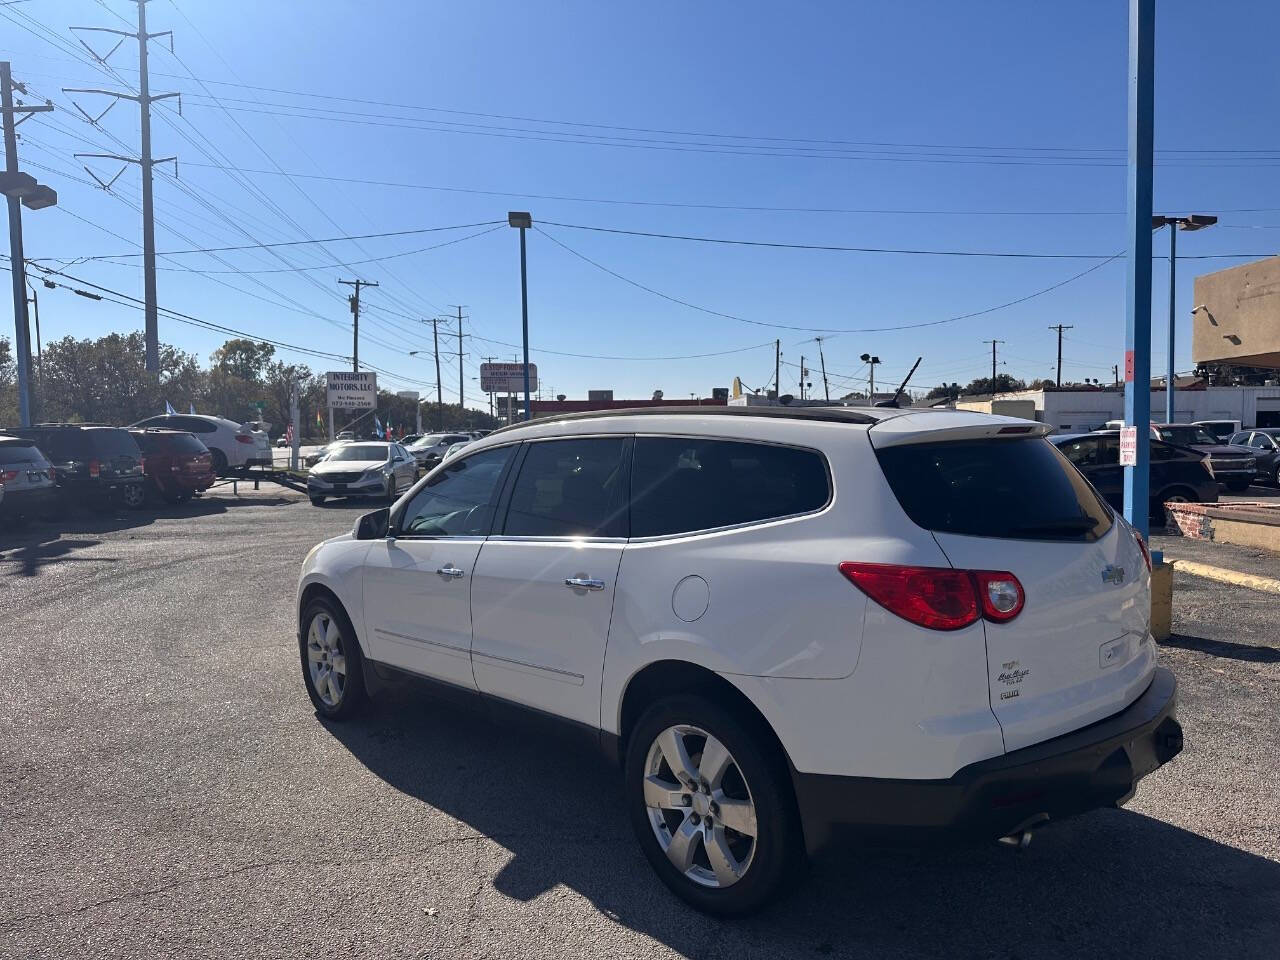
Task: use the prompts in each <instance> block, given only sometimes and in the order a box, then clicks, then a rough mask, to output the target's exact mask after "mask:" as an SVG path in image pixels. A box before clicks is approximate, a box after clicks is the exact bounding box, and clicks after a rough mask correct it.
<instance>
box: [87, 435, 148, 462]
mask: <svg viewBox="0 0 1280 960" xmlns="http://www.w3.org/2000/svg"><path fill="white" fill-rule="evenodd" d="M85 433H87V434H88V435H89V437H90V440H89V442H90V444H92V446H93V452H94V453H95V454H97V455H98V456H99V457H135V458H136V457H137V456H138V454H139V453H140V452H141V451H139V450H138V444H137V443H135V442H134V439H133V437H132V436H131V435H130V434H129V431H127V430H112V429H102V430H86V431H85Z"/></svg>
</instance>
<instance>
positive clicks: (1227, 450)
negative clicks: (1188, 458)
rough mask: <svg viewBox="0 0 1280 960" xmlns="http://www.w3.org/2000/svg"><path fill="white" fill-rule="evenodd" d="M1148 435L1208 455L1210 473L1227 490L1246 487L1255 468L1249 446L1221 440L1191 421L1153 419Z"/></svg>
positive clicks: (1251, 478) (1255, 460) (1256, 461)
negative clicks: (1159, 421) (1173, 421)
mask: <svg viewBox="0 0 1280 960" xmlns="http://www.w3.org/2000/svg"><path fill="white" fill-rule="evenodd" d="M1151 435H1152V436H1153V437H1155V438H1156V439H1158V440H1163V441H1164V442H1165V443H1171V444H1173V445H1174V446H1178V447H1187V448H1188V449H1191V450H1194V451H1196V452H1197V453H1202V454H1204V455H1205V456H1206V457H1208V458H1209V464H1210V466H1212V467H1213V475H1214V476H1215V477H1216V478H1217V480H1218V482H1219V483H1222V484H1225V485H1226V488H1227V489H1228V490H1231V491H1233V492H1236V493H1238V492H1240V491H1241V490H1248V489H1249V484H1251V483H1253V479H1254V474H1255V473H1256V472H1257V463H1258V458H1257V457H1256V456H1255V455H1254V454H1255V451H1254V450H1252V449H1250V448H1249V447H1238V446H1234V445H1232V444H1226V443H1222V442H1221V441H1219V440H1218V438H1217V437H1215V436H1214V435H1213V434H1212V433H1210V432H1209V431H1208V430H1207V429H1206V428H1205V427H1202V426H1200V425H1198V424H1194V423H1153V424H1152V425H1151Z"/></svg>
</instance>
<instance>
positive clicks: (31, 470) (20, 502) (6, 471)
mask: <svg viewBox="0 0 1280 960" xmlns="http://www.w3.org/2000/svg"><path fill="white" fill-rule="evenodd" d="M0 487H3V488H4V490H5V496H4V502H3V503H0V519H4V520H5V521H6V522H8V521H11V520H17V521H22V520H26V519H27V518H28V517H31V516H34V515H37V514H42V513H47V512H49V511H50V509H51V508H52V506H53V501H54V497H55V495H56V493H57V473H56V472H55V471H54V469H53V464H51V463H50V462H49V461H48V460H46V459H45V455H44V454H43V453H41V452H40V448H39V447H37V446H36V445H35V442H34V441H33V440H26V439H23V438H21V437H9V436H0Z"/></svg>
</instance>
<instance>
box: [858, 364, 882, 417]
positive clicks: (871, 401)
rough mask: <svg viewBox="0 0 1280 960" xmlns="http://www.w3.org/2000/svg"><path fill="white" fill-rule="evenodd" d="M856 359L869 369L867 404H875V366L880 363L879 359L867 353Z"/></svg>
mask: <svg viewBox="0 0 1280 960" xmlns="http://www.w3.org/2000/svg"><path fill="white" fill-rule="evenodd" d="M858 359H859V360H861V361H862V362H863V363H865V364H866V365H867V366H869V367H870V368H871V386H870V387H869V388H868V389H867V403H868V404H875V402H876V364H877V363H879V362H880V358H879V357H873V356H872V355H871V354H869V353H864V354H863V355H862V356H860V357H859V358H858Z"/></svg>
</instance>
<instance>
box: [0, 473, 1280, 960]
mask: <svg viewBox="0 0 1280 960" xmlns="http://www.w3.org/2000/svg"><path fill="white" fill-rule="evenodd" d="M240 491H241V493H242V494H243V495H242V496H240V497H232V496H231V495H230V490H229V488H221V487H220V488H216V490H215V495H213V496H209V497H206V498H204V499H202V500H199V501H196V502H194V503H191V504H188V505H185V506H184V507H165V508H163V509H150V510H146V511H141V512H139V513H120V514H118V515H113V516H109V517H106V518H89V517H81V518H76V519H74V520H72V521H68V523H67V524H64V529H63V530H62V531H61V532H58V531H55V530H54V529H53V528H51V527H45V526H34V527H32V528H30V529H29V530H28V531H25V532H24V533H23V534H22V535H21V536H8V537H7V538H6V537H5V535H3V534H0V637H2V638H3V640H4V645H3V648H4V654H5V655H4V656H3V657H2V658H0V691H3V692H2V693H0V777H3V788H4V789H3V794H2V796H3V800H0V944H3V946H0V956H4V957H10V956H12V957H23V958H26V957H75V958H80V957H108V956H109V957H139V958H142V957H146V958H152V957H180V956H181V957H187V956H191V957H196V956H198V957H255V958H257V957H320V956H324V957H328V956H336V955H343V956H345V955H358V956H404V957H418V956H422V957H446V958H472V957H502V958H523V957H548V958H550V957H555V958H579V957H581V958H588V957H590V958H593V960H594V958H600V957H609V958H614V957H645V958H665V957H674V956H686V957H700V958H728V957H733V958H752V957H760V958H777V957H826V956H835V957H876V958H881V957H947V958H952V957H984V958H985V957H994V958H1008V960H1013V958H1039V957H1081V956H1092V957H1167V958H1183V957H1185V958H1197V960H1199V958H1204V957H1209V956H1214V957H1216V956H1232V957H1268V958H1274V957H1276V956H1277V955H1278V951H1280V947H1278V946H1277V945H1278V944H1280V773H1278V771H1280V631H1276V630H1275V629H1274V623H1275V616H1274V613H1273V611H1274V609H1275V602H1274V598H1270V597H1266V596H1264V595H1262V594H1255V593H1251V592H1249V591H1246V590H1243V589H1240V588H1233V587H1224V586H1222V585H1219V584H1214V583H1211V582H1209V581H1203V580H1196V579H1195V578H1192V577H1187V576H1183V575H1178V577H1177V583H1176V601H1175V616H1174V624H1175V629H1176V630H1177V633H1176V635H1175V636H1174V637H1173V638H1172V639H1171V640H1170V641H1169V642H1168V643H1167V644H1164V645H1163V646H1162V648H1161V651H1160V659H1161V661H1162V662H1163V663H1164V664H1166V665H1168V666H1170V667H1172V668H1173V669H1174V670H1175V671H1176V672H1177V674H1178V676H1179V679H1180V681H1181V684H1182V695H1181V707H1180V716H1181V720H1182V722H1183V724H1184V726H1185V729H1186V737H1187V748H1186V751H1185V752H1184V753H1183V754H1182V755H1181V756H1179V757H1178V758H1177V759H1176V760H1175V761H1174V762H1172V763H1171V764H1169V765H1168V766H1167V767H1165V768H1164V769H1162V770H1160V771H1158V772H1157V773H1155V774H1154V775H1152V776H1151V777H1150V778H1149V779H1147V780H1145V781H1144V782H1143V783H1142V785H1141V786H1140V787H1139V789H1138V792H1137V795H1136V796H1135V797H1134V798H1133V800H1132V801H1131V802H1130V803H1129V805H1128V807H1127V808H1125V809H1123V810H1109V811H1100V812H1096V813H1093V814H1090V815H1087V816H1084V817H1081V818H1077V819H1076V820H1073V821H1067V822H1063V823H1060V824H1056V825H1053V826H1051V827H1049V828H1047V829H1044V830H1042V831H1040V832H1039V833H1037V834H1036V836H1035V839H1034V841H1033V843H1032V844H1031V847H1030V848H1029V849H1028V850H1027V851H1025V852H1023V853H1015V852H1013V851H1011V850H1010V849H1008V848H1005V847H1001V846H997V845H996V844H984V845H982V846H978V847H967V848H958V849H921V848H915V847H907V848H903V847H876V848H845V849H841V850H839V851H837V852H836V855H835V856H834V857H832V858H830V859H829V860H827V861H825V862H823V863H821V864H819V865H817V866H816V867H815V868H814V870H813V871H812V873H811V875H810V877H809V878H808V879H807V880H806V881H805V882H804V883H803V884H801V885H800V886H799V887H798V888H797V889H796V890H795V891H794V892H793V893H792V895H791V896H790V897H788V898H787V899H786V900H785V901H783V902H782V903H780V904H778V905H777V906H776V907H775V908H773V909H772V910H770V911H768V912H767V913H765V914H762V915H760V916H757V917H753V918H750V919H747V920H741V921H736V922H734V921H721V920H714V919H709V918H707V917H704V916H701V915H699V914H697V913H695V912H693V911H691V910H690V909H688V908H687V907H685V906H684V905H683V904H681V903H680V902H678V901H676V900H675V899H673V898H672V897H671V896H670V895H669V894H668V893H667V892H666V890H665V888H663V887H662V886H661V885H660V884H659V883H658V882H657V880H656V879H655V877H654V876H653V875H652V873H651V871H650V869H649V867H648V865H647V863H646V862H645V861H644V859H643V857H642V856H641V854H640V852H639V850H638V848H637V846H636V844H635V842H634V840H633V838H632V836H631V832H630V828H629V826H628V823H627V821H626V818H625V817H624V815H623V812H622V803H621V793H620V789H619V784H618V778H617V775H616V773H615V772H614V771H613V770H611V769H610V768H609V767H608V766H607V765H606V764H605V763H604V762H603V761H602V760H601V759H599V758H598V756H597V754H596V753H594V752H593V751H591V750H590V749H588V748H586V747H584V746H583V745H582V744H581V743H580V742H579V741H577V740H574V739H572V738H566V737H563V736H560V735H558V734H556V733H554V732H552V731H549V730H548V729H546V728H543V727H541V726H537V725H526V724H521V725H519V726H516V727H514V728H513V727H511V726H505V725H500V723H499V722H498V721H497V720H496V718H495V717H494V715H493V714H492V713H491V712H489V711H488V710H486V709H484V708H483V707H482V706H480V705H478V704H475V703H470V702H463V703H459V702H456V701H454V700H452V699H450V700H447V701H446V700H440V699H435V698H432V697H429V696H423V695H422V691H420V690H418V689H416V688H406V689H401V690H397V691H394V692H393V693H391V694H390V695H388V696H387V697H386V698H384V699H383V700H382V701H381V702H380V706H379V708H378V709H377V710H376V711H375V712H374V713H373V714H372V715H371V716H369V717H368V718H366V719H363V720H360V721H358V722H355V723H351V724H347V725H329V724H326V723H322V722H320V721H319V720H318V719H317V718H316V716H315V714H314V712H313V711H312V709H311V706H310V703H309V701H308V700H307V698H306V695H305V693H304V691H303V687H302V682H301V677H300V667H299V657H298V648H297V641H296V638H295V625H294V619H293V618H294V611H293V597H294V585H295V582H296V578H297V573H298V567H299V564H300V563H301V560H302V558H303V556H304V555H305V553H306V552H307V550H308V549H309V548H310V547H311V546H312V545H313V544H314V543H316V542H317V541H318V540H320V539H322V538H324V537H326V536H330V535H332V534H334V533H338V532H340V531H343V530H346V529H349V528H350V526H351V524H352V522H353V521H354V520H355V518H356V517H357V516H358V515H359V513H360V512H361V511H362V510H363V509H367V508H365V507H361V506H347V505H341V504H339V505H332V506H326V507H323V508H316V507H312V506H311V505H310V504H308V503H307V502H306V500H305V499H303V498H301V497H300V496H298V495H297V494H292V493H289V492H287V491H280V490H277V488H274V487H271V486H270V485H264V486H263V489H262V490H260V491H258V492H256V493H255V492H253V491H251V490H248V489H247V485H243V484H242V485H240Z"/></svg>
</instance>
